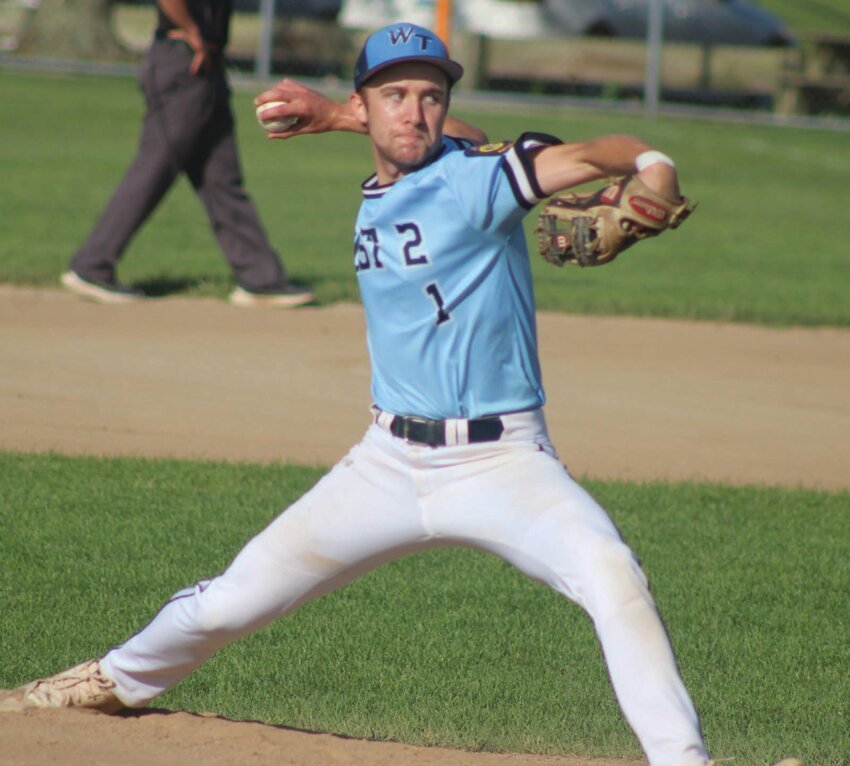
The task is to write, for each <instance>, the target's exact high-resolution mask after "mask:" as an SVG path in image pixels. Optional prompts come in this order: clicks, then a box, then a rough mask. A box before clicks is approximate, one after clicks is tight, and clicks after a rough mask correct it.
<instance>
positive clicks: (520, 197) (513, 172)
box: [502, 133, 563, 210]
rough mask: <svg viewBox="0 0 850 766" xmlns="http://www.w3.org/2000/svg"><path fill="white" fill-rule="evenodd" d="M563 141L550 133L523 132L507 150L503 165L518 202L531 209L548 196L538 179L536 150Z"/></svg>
mask: <svg viewBox="0 0 850 766" xmlns="http://www.w3.org/2000/svg"><path fill="white" fill-rule="evenodd" d="M562 143H563V141H561V140H560V139H559V138H556V137H555V136H550V135H549V134H548V133H523V134H522V135H521V136H520V137H519V138H518V139H517V140H516V141H514V142H513V144H511V145H510V149H509V150H508V151H506V152H505V161H504V163H503V164H502V167H503V168H504V170H505V173H507V176H508V181H509V182H510V185H511V189H512V190H513V193H514V196H515V197H516V200H517V202H518V203H519V204H520V205H521V206H522V207H524V208H526V209H527V210H531V208H533V207H534V206H535V205H536V204H537V203H538V202H540V201H541V200H543V199H545V198H546V197H547V196H548V195H547V194H546V193H544V191H543V190H542V189H541V188H540V184H539V183H538V181H537V174H536V173H535V171H534V162H533V156H534V150H536V149H540V148H542V147H544V146H557V145H558V144H562Z"/></svg>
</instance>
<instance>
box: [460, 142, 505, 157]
mask: <svg viewBox="0 0 850 766" xmlns="http://www.w3.org/2000/svg"><path fill="white" fill-rule="evenodd" d="M513 145H514V142H513V141H497V142H495V143H492V144H479V145H478V146H470V147H469V149H467V150H466V151H465V152H464V154H466V156H467V157H492V156H493V155H494V154H505V153H506V152H508V151H509V150H510V148H511V147H512V146H513Z"/></svg>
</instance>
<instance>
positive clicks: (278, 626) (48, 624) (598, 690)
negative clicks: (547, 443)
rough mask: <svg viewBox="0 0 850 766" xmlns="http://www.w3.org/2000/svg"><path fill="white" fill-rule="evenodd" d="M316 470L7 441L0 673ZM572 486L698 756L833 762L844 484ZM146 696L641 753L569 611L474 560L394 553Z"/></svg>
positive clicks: (48, 667)
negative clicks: (633, 576) (73, 451)
mask: <svg viewBox="0 0 850 766" xmlns="http://www.w3.org/2000/svg"><path fill="white" fill-rule="evenodd" d="M320 475H321V470H320V469H304V468H297V467H292V466H280V465H278V466H264V467H260V466H251V465H232V464H215V463H204V462H192V461H153V460H125V459H111V460H104V459H92V458H67V457H60V456H56V455H53V456H51V455H43V456H33V455H18V454H12V453H6V454H0V476H2V482H0V523H2V528H3V530H4V534H3V535H2V536H0V557H2V561H3V562H4V566H3V567H2V570H0V598H2V605H3V630H2V631H0V656H2V657H3V662H2V663H0V686H2V685H10V684H16V683H19V682H22V681H24V680H26V679H28V678H29V677H31V676H33V675H36V674H40V673H46V672H51V671H55V670H57V669H59V668H61V667H64V666H67V665H69V664H72V663H76V662H78V661H80V660H81V659H84V658H86V657H88V656H94V655H97V654H100V653H103V652H104V651H105V650H106V649H108V648H109V647H110V646H112V645H114V644H115V643H118V642H120V641H121V640H123V639H124V638H126V637H127V636H129V635H130V634H131V633H133V632H135V630H137V629H138V628H139V627H141V625H142V624H144V622H146V621H147V620H148V619H149V618H150V617H151V616H152V615H153V614H154V613H155V612H156V610H157V609H158V608H159V606H160V605H161V603H162V602H163V601H164V600H165V599H166V598H168V597H169V596H170V595H171V594H172V593H173V592H175V591H176V590H178V589H180V588H182V587H184V586H185V585H188V584H190V583H191V582H193V581H195V580H198V579H202V578H205V577H207V576H210V575H212V574H215V573H216V572H218V571H220V570H221V569H222V568H223V567H224V566H226V564H227V563H228V561H229V559H230V558H231V557H232V556H233V555H234V554H235V552H236V551H237V550H238V548H239V547H240V546H241V545H242V543H244V542H245V541H246V540H247V539H248V538H249V537H250V536H251V535H253V534H254V533H255V532H257V531H259V530H260V529H261V528H262V527H263V526H264V525H265V524H266V523H267V522H268V521H269V520H270V519H271V518H273V516H274V515H276V514H277V512H278V511H279V510H280V508H281V507H284V506H285V505H286V504H288V503H289V502H290V501H292V500H293V499H294V498H296V497H297V496H298V495H299V494H301V493H302V492H303V491H305V490H306V489H307V488H308V487H309V486H310V485H311V484H312V483H313V482H314V481H315V480H316V479H317V478H318V477H319V476H320ZM588 487H589V489H590V490H591V491H592V492H593V493H594V494H595V495H596V496H597V497H598V498H599V500H600V501H601V502H602V503H603V504H604V505H605V506H606V507H607V508H608V509H609V510H610V512H611V515H612V517H613V518H614V520H615V522H616V523H617V524H618V526H619V527H620V529H621V530H622V532H623V535H624V537H625V538H626V540H627V541H629V543H630V544H631V545H632V547H633V548H634V549H635V551H636V552H637V554H638V555H639V556H640V557H641V559H642V562H643V566H644V568H645V570H646V572H647V574H648V575H649V577H650V581H651V582H652V584H653V589H654V592H655V595H656V598H657V600H658V603H659V606H660V608H661V610H662V614H663V615H664V616H665V620H666V623H667V627H668V629H669V631H670V634H671V637H672V640H673V642H674V646H675V647H676V649H677V653H678V657H679V661H680V664H681V669H682V673H683V675H684V677H685V680H686V682H687V684H688V686H689V689H690V691H691V693H692V695H693V698H694V701H695V703H696V705H697V707H698V709H699V710H700V712H701V715H702V720H703V726H704V730H705V734H706V738H707V740H708V742H709V746H710V747H711V748H712V750H713V752H714V754H715V755H716V756H717V757H725V756H734V757H735V760H734V762H733V763H735V764H736V765H737V766H746V765H748V764H754V765H755V764H766V763H769V762H772V761H774V760H776V759H778V758H779V757H780V756H783V755H785V756H787V755H790V754H794V755H797V756H798V757H802V758H804V759H805V762H806V763H807V764H808V765H809V766H842V765H843V764H845V763H846V762H847V758H848V756H850V749H848V743H847V731H848V715H850V676H848V674H847V672H846V671H847V667H848V666H850V644H848V642H847V636H848V632H850V612H848V609H847V594H848V592H850V559H848V557H847V540H848V539H850V513H848V512H850V495H848V493H846V492H845V493H825V492H815V491H803V490H778V489H767V488H734V489H732V488H723V487H718V486H712V485H708V484H673V485H664V484H653V483H650V484H642V485H637V484H626V483H617V482H598V481H594V482H588ZM187 542H189V543H191V544H188V545H187ZM155 705H156V706H157V707H164V708H169V709H181V710H190V711H203V710H213V711H216V712H219V713H220V714H222V715H225V716H231V717H234V718H240V719H242V718H247V719H252V720H261V721H268V722H274V723H285V724H287V725H290V726H296V727H302V728H306V729H311V730H320V731H332V732H335V733H339V734H345V735H351V736H356V737H371V738H375V739H393V740H400V741H405V742H413V743H424V744H434V745H446V746H452V747H461V748H467V749H473V750H474V749H485V750H507V751H529V752H540V753H576V754H583V755H586V756H603V755H604V756H628V757H639V756H640V751H639V749H638V747H637V744H636V742H635V741H634V739H633V737H632V735H631V733H630V731H629V730H628V728H627V727H626V725H625V723H624V722H623V720H622V718H621V716H620V713H619V711H618V708H617V706H616V704H615V702H614V699H613V695H612V694H611V690H610V687H609V684H608V680H607V677H606V674H605V672H604V666H603V663H602V659H601V656H600V652H599V648H598V645H597V643H596V640H595V638H594V635H593V631H592V630H591V626H590V624H589V622H588V620H587V619H586V617H585V616H584V614H583V613H582V612H580V611H579V610H578V609H577V608H576V607H574V606H573V605H571V604H569V603H566V602H564V601H563V600H562V599H561V598H560V597H559V596H557V595H555V594H554V593H553V592H551V591H549V590H548V589H546V588H544V587H542V586H540V585H538V584H535V583H533V582H531V581H529V580H527V579H525V578H524V577H522V576H521V575H519V574H518V573H517V572H516V571H515V570H513V569H511V568H510V567H508V566H507V565H506V564H504V563H502V562H501V561H500V560H498V559H496V558H494V557H491V556H487V555H485V554H481V553H476V552H472V551H462V550H441V551H435V552H432V553H428V554H419V555H417V556H413V557H410V558H407V559H403V560H400V561H398V562H395V563H393V564H390V565H387V566H385V567H383V568H381V569H379V570H377V571H376V572H373V573H372V574H370V575H368V576H366V577H365V578H363V579H361V580H359V581H357V582H355V583H354V584H352V585H350V586H348V587H346V588H344V589H343V590H341V591H339V592H337V593H335V594H332V595H330V596H328V597H325V598H322V599H320V600H318V601H315V602H312V603H311V604H309V605H307V606H305V607H303V608H302V609H301V610H299V611H298V612H297V613H296V614H294V615H293V616H292V617H291V618H289V619H286V620H281V621H279V622H277V623H274V624H273V625H272V626H270V627H269V628H267V629H265V630H263V631H262V632H260V633H258V634H255V635H254V636H252V637H250V638H247V639H244V640H242V641H239V642H237V643H236V644H234V645H232V646H230V647H228V648H227V649H225V650H223V651H222V652H220V653H219V654H218V655H217V656H216V657H215V658H214V659H213V660H212V661H211V662H210V663H208V664H207V665H205V666H204V667H203V668H202V669H200V670H199V671H197V672H196V673H195V674H194V675H192V676H190V678H189V679H187V680H186V681H184V682H183V683H181V684H179V685H178V686H177V687H175V688H174V689H172V690H170V691H169V692H167V693H166V694H165V695H163V696H162V697H161V698H159V699H158V700H157V702H156V703H155Z"/></svg>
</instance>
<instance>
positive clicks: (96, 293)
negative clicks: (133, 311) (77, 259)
mask: <svg viewBox="0 0 850 766" xmlns="http://www.w3.org/2000/svg"><path fill="white" fill-rule="evenodd" d="M60 281H61V282H62V285H63V286H64V287H66V288H67V289H68V290H70V291H71V292H72V293H75V294H76V295H79V296H80V297H81V298H88V300H90V301H97V302H98V303H135V302H136V301H140V300H142V299H143V298H144V297H145V294H144V292H143V291H142V290H139V289H138V288H135V287H127V286H126V285H119V284H118V283H117V282H93V281H91V280H88V279H83V278H82V277H81V276H80V275H79V274H77V272H75V271H66V272H65V273H64V274H63V275H62V278H61V279H60Z"/></svg>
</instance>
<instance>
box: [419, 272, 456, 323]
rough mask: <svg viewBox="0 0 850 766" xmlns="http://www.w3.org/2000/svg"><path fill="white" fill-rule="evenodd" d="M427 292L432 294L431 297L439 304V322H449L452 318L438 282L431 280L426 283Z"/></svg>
mask: <svg viewBox="0 0 850 766" xmlns="http://www.w3.org/2000/svg"><path fill="white" fill-rule="evenodd" d="M425 292H426V293H428V295H430V296H431V299H432V300H433V301H434V303H436V304H437V324H438V325H441V324H443V322H448V321H449V319H451V316H450V315H449V312H448V311H446V304H445V301H444V300H443V296H442V295H440V289H439V288H438V287H437V283H436V282H430V283H429V284H427V285H425Z"/></svg>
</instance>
